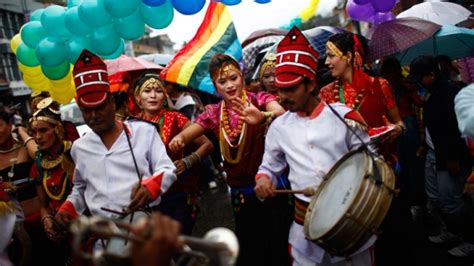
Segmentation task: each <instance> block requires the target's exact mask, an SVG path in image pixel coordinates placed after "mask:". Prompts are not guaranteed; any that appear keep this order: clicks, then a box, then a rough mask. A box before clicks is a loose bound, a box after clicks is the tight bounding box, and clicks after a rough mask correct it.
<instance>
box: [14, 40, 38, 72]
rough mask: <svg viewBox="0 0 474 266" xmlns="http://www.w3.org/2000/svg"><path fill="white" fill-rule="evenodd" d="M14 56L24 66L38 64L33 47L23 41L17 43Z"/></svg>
mask: <svg viewBox="0 0 474 266" xmlns="http://www.w3.org/2000/svg"><path fill="white" fill-rule="evenodd" d="M16 58H17V59H18V61H20V63H22V64H23V65H25V66H29V67H35V66H39V64H40V63H39V61H38V58H36V53H35V49H32V48H30V47H28V45H26V44H24V43H21V44H20V45H18V48H17V50H16Z"/></svg>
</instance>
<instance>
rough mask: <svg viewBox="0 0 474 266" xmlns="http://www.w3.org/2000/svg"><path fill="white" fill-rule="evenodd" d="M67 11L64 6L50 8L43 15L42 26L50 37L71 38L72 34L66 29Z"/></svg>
mask: <svg viewBox="0 0 474 266" xmlns="http://www.w3.org/2000/svg"><path fill="white" fill-rule="evenodd" d="M65 15H66V10H65V9H64V7H62V6H57V5H51V6H48V7H47V8H46V9H45V10H44V11H43V14H41V24H43V27H44V29H45V30H46V32H47V33H48V35H50V36H56V37H69V36H71V33H70V32H69V30H68V29H67V28H66V23H65V21H64V17H65Z"/></svg>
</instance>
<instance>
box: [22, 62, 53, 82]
mask: <svg viewBox="0 0 474 266" xmlns="http://www.w3.org/2000/svg"><path fill="white" fill-rule="evenodd" d="M18 68H19V69H20V71H21V72H23V74H26V75H28V76H35V77H36V76H43V77H44V78H46V76H45V75H44V74H43V71H41V67H40V66H35V67H29V66H25V65H23V64H22V63H20V62H18Z"/></svg>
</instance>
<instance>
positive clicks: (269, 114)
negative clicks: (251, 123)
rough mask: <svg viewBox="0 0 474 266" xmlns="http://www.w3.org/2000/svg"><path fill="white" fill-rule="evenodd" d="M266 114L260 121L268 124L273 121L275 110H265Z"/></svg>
mask: <svg viewBox="0 0 474 266" xmlns="http://www.w3.org/2000/svg"><path fill="white" fill-rule="evenodd" d="M263 115H264V118H265V119H264V120H263V121H262V122H260V124H262V125H268V124H270V122H272V119H273V112H263Z"/></svg>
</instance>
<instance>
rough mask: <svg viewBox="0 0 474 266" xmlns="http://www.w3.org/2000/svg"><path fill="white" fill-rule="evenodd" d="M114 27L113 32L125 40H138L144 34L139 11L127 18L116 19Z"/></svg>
mask: <svg viewBox="0 0 474 266" xmlns="http://www.w3.org/2000/svg"><path fill="white" fill-rule="evenodd" d="M114 26H115V31H116V32H117V33H118V34H119V35H120V36H122V38H124V39H125V40H138V39H140V37H142V35H143V34H144V33H145V22H143V19H142V16H141V14H140V10H139V9H137V10H136V11H135V12H134V13H133V14H131V15H130V16H128V17H125V18H118V19H116V20H115V22H114Z"/></svg>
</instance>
